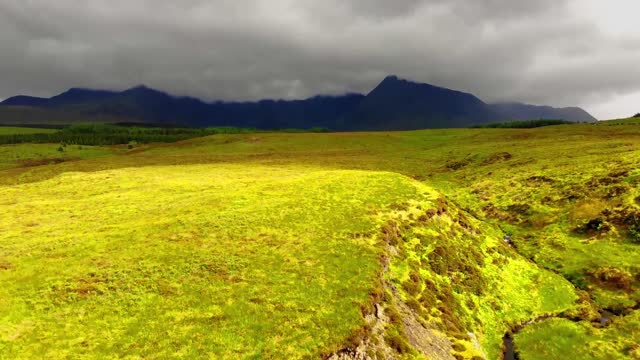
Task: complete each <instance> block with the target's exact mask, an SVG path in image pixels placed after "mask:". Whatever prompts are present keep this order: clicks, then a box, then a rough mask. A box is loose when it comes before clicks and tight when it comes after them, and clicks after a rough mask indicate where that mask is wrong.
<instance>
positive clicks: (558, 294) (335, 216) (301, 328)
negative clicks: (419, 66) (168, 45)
mask: <svg viewBox="0 0 640 360" xmlns="http://www.w3.org/2000/svg"><path fill="white" fill-rule="evenodd" d="M0 195H1V198H2V199H3V200H2V202H1V203H0V210H2V213H3V220H2V222H1V223H0V233H1V234H2V236H1V237H0V239H1V240H0V244H1V245H0V249H1V250H2V251H1V253H2V254H3V256H2V259H1V262H2V268H3V270H2V272H0V282H1V283H3V284H6V286H4V288H3V289H2V290H0V304H1V305H2V306H0V309H2V310H0V319H2V322H1V324H2V326H1V327H0V329H1V332H0V334H1V336H2V338H1V340H2V342H1V344H2V348H0V350H1V351H0V352H2V353H3V354H7V358H33V357H46V358H55V357H65V356H71V355H73V356H78V355H79V354H82V353H85V354H88V357H100V356H107V355H108V356H125V355H127V356H140V357H146V358H149V357H150V358H164V357H185V358H192V357H199V356H205V355H206V356H208V357H212V358H272V357H277V358H283V357H284V358H303V357H319V356H320V355H322V354H325V353H329V352H332V351H336V350H338V349H340V348H341V347H342V346H344V345H345V344H346V343H347V342H348V339H349V338H350V337H351V336H352V334H354V333H358V331H359V330H360V329H361V328H362V327H363V326H364V322H363V311H364V312H366V311H370V312H372V311H373V310H372V305H373V304H372V296H373V295H372V294H375V293H376V292H379V291H380V289H378V288H377V287H379V280H378V277H379V276H380V272H381V261H380V258H381V256H382V255H383V254H385V248H384V247H383V246H381V245H380V244H381V241H380V239H379V235H378V234H379V231H378V228H379V227H380V226H382V225H383V224H384V222H385V221H386V220H389V219H395V220H398V219H399V217H400V218H402V217H403V216H405V215H407V214H408V212H407V210H403V211H399V212H396V213H395V215H387V214H390V210H385V209H388V208H389V207H390V205H393V204H404V203H407V202H412V203H413V204H417V208H420V209H423V211H424V210H427V209H434V208H437V205H435V203H436V202H437V201H436V200H437V198H438V196H439V195H438V194H437V193H436V192H435V191H434V190H432V189H430V188H428V187H426V186H424V185H422V184H420V183H418V182H415V181H412V180H410V179H408V178H406V177H404V176H401V175H398V174H393V173H387V172H364V171H348V170H333V171H327V170H322V169H318V168H314V167H280V166H276V167H273V166H270V167H265V166H252V167H247V166H243V165H189V166H161V167H160V166H150V167H141V168H126V169H118V170H110V171H103V172H96V173H91V174H85V173H77V172H76V173H73V172H72V173H66V174H63V175H60V176H57V177H55V178H52V179H50V180H46V181H43V182H36V183H28V184H23V185H18V186H11V187H4V188H0ZM396 208H397V206H396ZM417 208H416V209H417ZM416 211H418V210H416ZM447 211H448V213H447V215H444V214H443V215H442V216H437V217H435V218H434V219H433V220H432V221H431V222H427V223H425V224H423V225H422V226H421V227H418V226H417V225H416V226H414V228H415V230H411V231H410V232H409V233H407V234H406V237H407V239H408V240H409V242H408V243H406V244H405V243H404V242H403V243H402V244H399V245H398V246H399V247H400V248H401V249H402V251H401V253H403V254H408V256H406V257H398V258H396V259H394V261H393V262H392V267H391V275H389V279H390V281H392V282H395V283H397V284H398V285H399V286H402V283H403V282H404V281H406V279H405V277H407V276H408V274H405V273H404V270H402V269H405V268H407V269H408V268H410V266H411V264H413V263H414V262H415V261H412V260H411V259H414V260H415V259H416V258H418V259H420V258H424V259H425V260H424V261H425V263H424V267H423V268H422V271H423V272H425V276H428V277H432V278H433V279H434V281H435V282H437V284H438V290H437V291H435V292H434V294H433V295H436V296H438V297H439V298H440V299H441V300H440V302H439V303H434V304H433V305H434V306H435V307H439V308H444V309H445V310H442V311H451V312H452V313H454V314H455V316H456V317H457V318H460V323H461V324H462V328H460V329H456V331H454V330H452V329H451V328H449V327H448V325H447V324H442V321H440V320H439V316H427V315H426V314H425V316H424V319H425V320H427V321H435V322H436V323H440V325H441V326H439V327H440V328H442V330H443V332H445V333H447V334H449V335H455V334H456V332H457V333H460V331H463V332H464V331H473V332H475V333H476V334H477V337H478V338H479V339H480V341H481V343H482V344H483V345H484V350H476V351H473V349H472V348H471V346H470V341H469V339H467V340H464V339H463V341H462V342H461V344H466V347H467V350H466V353H468V354H470V355H478V354H482V353H484V352H487V353H488V354H490V356H491V357H495V356H497V354H498V352H499V351H500V346H501V344H500V341H501V338H502V335H503V333H504V332H505V331H507V330H508V329H509V327H510V324H511V323H515V322H519V321H523V320H527V319H529V318H531V317H535V316H539V315H543V314H548V313H558V312H561V311H563V310H567V309H569V308H572V307H573V306H574V302H575V300H576V296H575V294H574V292H573V289H572V288H571V286H569V285H568V284H567V283H566V282H565V281H564V280H563V279H562V278H560V277H558V276H555V275H554V274H551V273H545V272H544V271H542V270H540V269H539V268H537V267H536V266H535V265H533V264H531V263H530V262H527V261H525V260H522V259H518V258H517V256H516V255H515V254H514V253H510V252H509V250H508V248H506V247H505V245H504V244H502V243H501V240H500V234H499V233H498V232H497V231H496V230H495V229H491V228H484V227H483V226H482V224H481V223H479V222H476V221H474V222H473V226H474V227H477V229H478V231H479V232H480V231H486V233H485V234H483V235H482V236H478V235H474V234H475V231H474V232H469V231H468V230H465V228H463V227H461V225H459V224H458V223H457V222H456V221H458V216H464V215H461V214H458V211H457V210H456V209H455V207H454V206H448V207H447ZM410 236H417V237H416V239H418V237H419V238H421V239H422V244H420V245H418V244H417V243H414V242H413V240H412V239H411V237H410ZM445 239H446V244H445ZM438 244H440V246H445V247H446V248H447V250H448V251H449V252H452V253H453V254H455V253H456V252H458V251H460V249H462V248H469V249H470V250H469V251H476V252H477V254H478V256H479V258H478V260H477V263H476V264H474V265H473V266H474V268H477V273H476V274H475V275H473V274H466V275H465V274H464V271H465V270H462V269H464V266H466V265H465V263H466V262H467V259H466V258H460V257H459V256H455V255H454V256H452V257H451V258H447V257H446V256H445V255H444V254H442V258H441V259H439V260H438V261H439V262H442V261H444V262H446V263H447V264H449V265H450V266H451V267H457V268H460V269H461V270H458V271H463V273H460V275H459V276H469V277H471V276H477V279H471V278H470V279H471V280H473V281H478V282H479V283H481V284H482V286H486V287H487V288H486V289H482V291H480V289H476V290H478V291H477V292H470V291H469V292H468V291H466V290H468V289H467V287H464V286H463V287H460V286H461V285H457V284H455V283H452V282H451V280H450V276H454V272H451V273H449V272H446V271H445V272H442V271H440V272H435V273H433V274H431V273H430V272H428V269H429V266H431V265H430V261H433V259H431V260H429V254H430V253H432V252H433V251H434V249H436V248H437V247H438V246H439V245H438ZM405 247H406V248H405ZM455 273H456V274H457V272H455ZM505 280H507V281H509V284H507V285H503V284H502V281H505ZM536 293H538V294H539V296H531V295H532V294H536ZM403 294H405V295H404V297H405V299H406V293H404V292H403ZM453 297H455V298H457V300H456V303H458V304H465V305H458V306H456V305H455V304H454V303H452V301H453V300H452V299H453ZM418 298H419V297H418ZM515 299H517V301H516V300H515ZM497 303H500V304H503V305H501V308H500V309H499V310H498V309H496V308H495V306H496V304H497ZM471 304H472V305H471ZM446 309H449V310H446ZM422 310H426V311H430V310H431V309H428V308H422ZM475 310H479V314H477V315H476V314H473V312H474V311H475ZM434 315H437V314H436V313H434ZM463 346H464V345H463ZM414 355H416V354H414Z"/></svg>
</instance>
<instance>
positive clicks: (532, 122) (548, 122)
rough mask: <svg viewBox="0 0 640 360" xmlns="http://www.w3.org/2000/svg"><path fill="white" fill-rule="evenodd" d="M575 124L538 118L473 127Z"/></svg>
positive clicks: (535, 126)
mask: <svg viewBox="0 0 640 360" xmlns="http://www.w3.org/2000/svg"><path fill="white" fill-rule="evenodd" d="M567 124H575V123H574V122H571V121H565V120H555V119H539V120H526V121H507V122H499V123H492V124H485V125H476V126H473V128H483V129H486V128H491V129H532V128H538V127H543V126H553V125H567Z"/></svg>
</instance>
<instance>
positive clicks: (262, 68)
mask: <svg viewBox="0 0 640 360" xmlns="http://www.w3.org/2000/svg"><path fill="white" fill-rule="evenodd" d="M638 14H640V1H637V0H606V1H605V0H537V1H528V0H522V1H519V0H474V1H468V0H394V1H390V0H323V1H318V0H208V1H205V0H180V1H175V0H109V1H106V0H104V1H98V0H85V1H78V0H56V1H50V0H0V54H1V55H0V56H1V57H0V76H1V77H2V81H0V98H7V97H10V96H13V95H16V94H27V95H35V96H47V97H48V96H52V95H55V94H57V93H60V92H62V91H64V90H66V89H68V88H70V87H87V88H100V89H116V90H117V89H126V88H129V87H132V86H135V85H139V84H145V85H147V86H150V87H153V88H157V89H162V90H165V91H168V92H170V93H173V94H178V95H190V96H196V97H200V98H203V99H205V100H214V99H220V100H254V99H261V98H286V99H293V98H305V97H309V96H312V95H316V94H341V93H345V92H360V93H367V92H368V91H370V90H371V89H372V88H374V87H375V86H376V85H377V83H379V82H380V81H381V80H382V79H383V78H384V77H385V76H387V75H391V74H395V75H398V76H400V77H402V78H406V79H411V80H414V81H419V82H427V83H431V84H434V85H439V86H444V87H448V88H452V89H457V90H462V91H467V92H472V93H474V94H475V95H477V96H478V97H480V98H481V99H483V100H485V101H487V102H503V101H520V102H527V103H532V104H545V105H552V106H581V107H583V108H585V109H586V110H587V111H589V112H591V113H592V114H593V115H594V116H596V117H597V118H599V119H610V118H619V117H628V116H631V115H633V114H635V113H637V112H640V26H638V16H639V15H638Z"/></svg>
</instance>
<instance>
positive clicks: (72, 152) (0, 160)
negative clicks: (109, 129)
mask: <svg viewBox="0 0 640 360" xmlns="http://www.w3.org/2000/svg"><path fill="white" fill-rule="evenodd" d="M0 129H1V128H0ZM61 150H62V151H61ZM114 152H115V150H114V149H110V148H106V147H98V146H77V145H73V146H72V145H68V146H61V145H60V144H18V145H4V146H0V170H4V169H16V168H17V169H23V170H30V169H33V168H34V167H38V166H42V165H50V164H51V165H53V164H58V163H62V162H66V161H70V160H80V159H89V158H96V157H102V156H106V155H109V154H112V153H114ZM40 171H42V170H40Z"/></svg>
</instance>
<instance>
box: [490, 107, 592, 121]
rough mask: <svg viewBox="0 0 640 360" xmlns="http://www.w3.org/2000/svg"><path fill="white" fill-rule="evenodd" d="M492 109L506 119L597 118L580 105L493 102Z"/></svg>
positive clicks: (582, 119) (588, 119) (590, 119)
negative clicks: (557, 105)
mask: <svg viewBox="0 0 640 360" xmlns="http://www.w3.org/2000/svg"><path fill="white" fill-rule="evenodd" d="M490 107H491V109H492V110H493V111H494V112H495V113H497V114H498V115H499V116H501V117H502V118H504V119H505V120H532V119H558V120H566V121H573V122H594V121H597V119H596V118H594V117H593V116H591V114H589V113H588V112H586V111H584V110H583V109H581V108H579V107H565V108H554V107H551V106H536V105H528V104H520V103H501V104H491V105H490Z"/></svg>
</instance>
